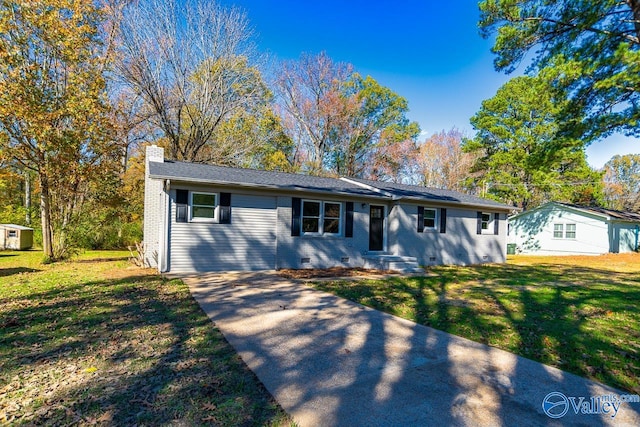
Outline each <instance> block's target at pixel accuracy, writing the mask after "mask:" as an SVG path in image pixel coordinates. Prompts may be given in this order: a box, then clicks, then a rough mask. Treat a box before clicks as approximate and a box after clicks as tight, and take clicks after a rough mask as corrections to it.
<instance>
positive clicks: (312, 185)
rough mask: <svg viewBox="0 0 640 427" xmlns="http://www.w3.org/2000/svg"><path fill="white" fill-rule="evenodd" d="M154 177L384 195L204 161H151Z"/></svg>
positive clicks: (338, 183)
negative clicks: (215, 164)
mask: <svg viewBox="0 0 640 427" xmlns="http://www.w3.org/2000/svg"><path fill="white" fill-rule="evenodd" d="M149 174H150V176H151V177H152V178H164V179H172V180H177V181H187V182H201V183H211V184H232V185H241V186H253V187H263V188H273V189H282V190H292V191H312V192H322V193H343V194H354V195H361V196H374V197H380V194H378V193H376V192H374V191H372V190H368V189H366V188H363V187H362V186H359V185H356V184H352V183H349V182H346V181H343V180H340V179H336V178H325V177H318V176H311V175H302V174H295V173H284V172H272V171H263V170H256V169H241V168H230V167H224V166H213V165H205V164H200V163H187V162H174V161H165V162H164V163H160V162H149Z"/></svg>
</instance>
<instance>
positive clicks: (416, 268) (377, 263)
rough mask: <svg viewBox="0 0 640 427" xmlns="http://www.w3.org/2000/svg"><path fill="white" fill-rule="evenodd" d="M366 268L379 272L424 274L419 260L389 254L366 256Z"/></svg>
mask: <svg viewBox="0 0 640 427" xmlns="http://www.w3.org/2000/svg"><path fill="white" fill-rule="evenodd" d="M364 267H365V268H372V269H377V270H392V271H398V272H400V273H424V270H423V269H422V268H421V267H420V265H419V264H418V260H417V258H414V257H410V256H398V255H389V254H375V255H365V256H364Z"/></svg>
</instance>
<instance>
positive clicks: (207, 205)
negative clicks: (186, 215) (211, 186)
mask: <svg viewBox="0 0 640 427" xmlns="http://www.w3.org/2000/svg"><path fill="white" fill-rule="evenodd" d="M216 198H217V197H216V195H215V194H211V193H195V192H194V193H191V219H195V220H197V219H203V220H214V219H215V217H216Z"/></svg>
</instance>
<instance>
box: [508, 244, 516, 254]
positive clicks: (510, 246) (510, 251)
mask: <svg viewBox="0 0 640 427" xmlns="http://www.w3.org/2000/svg"><path fill="white" fill-rule="evenodd" d="M515 254H516V244H515V243H507V255H515Z"/></svg>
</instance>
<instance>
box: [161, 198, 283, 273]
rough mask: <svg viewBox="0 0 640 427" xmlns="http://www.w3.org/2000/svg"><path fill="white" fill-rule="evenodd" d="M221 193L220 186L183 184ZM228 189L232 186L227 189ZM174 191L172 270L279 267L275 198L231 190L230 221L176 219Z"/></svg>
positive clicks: (171, 245)
mask: <svg viewBox="0 0 640 427" xmlns="http://www.w3.org/2000/svg"><path fill="white" fill-rule="evenodd" d="M180 188H184V189H188V190H190V191H194V190H195V191H206V192H212V193H219V192H220V189H219V188H210V187H207V188H202V187H183V186H181V187H180ZM223 191H225V190H223ZM226 191H229V190H226ZM175 197H176V191H175V189H172V191H171V224H170V232H169V233H170V236H171V238H170V244H169V266H170V267H169V270H170V271H173V272H192V271H196V272H197V271H234V270H273V269H275V267H276V198H275V197H273V196H262V195H257V194H243V193H234V192H232V193H231V223H230V224H219V223H208V222H186V223H184V222H182V223H178V222H176V204H175Z"/></svg>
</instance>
